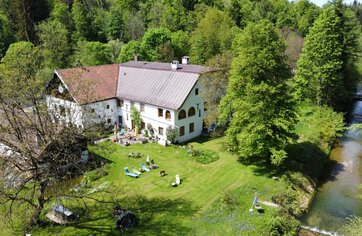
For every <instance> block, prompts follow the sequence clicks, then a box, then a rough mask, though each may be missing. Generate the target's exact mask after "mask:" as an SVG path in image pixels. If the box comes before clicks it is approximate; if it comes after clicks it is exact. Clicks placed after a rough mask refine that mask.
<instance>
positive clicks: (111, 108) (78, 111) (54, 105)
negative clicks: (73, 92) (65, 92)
mask: <svg viewBox="0 0 362 236" xmlns="http://www.w3.org/2000/svg"><path fill="white" fill-rule="evenodd" d="M46 102H47V105H48V109H49V112H50V114H51V115H52V116H54V117H55V118H56V119H58V120H59V121H60V122H64V123H73V124H74V125H77V126H84V124H85V123H87V122H95V123H100V122H103V123H105V124H106V125H110V126H113V125H114V123H115V122H117V119H118V118H117V101H116V99H109V100H105V101H100V102H96V103H91V104H87V105H83V106H81V105H78V104H77V103H75V102H71V101H68V100H63V99H59V98H55V97H53V96H47V97H46ZM61 107H64V108H65V115H62V114H61V109H62V108H61Z"/></svg>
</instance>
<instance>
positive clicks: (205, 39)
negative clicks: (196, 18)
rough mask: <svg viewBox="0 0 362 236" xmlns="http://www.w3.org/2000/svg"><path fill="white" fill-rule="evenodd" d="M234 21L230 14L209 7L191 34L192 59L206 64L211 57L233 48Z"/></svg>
mask: <svg viewBox="0 0 362 236" xmlns="http://www.w3.org/2000/svg"><path fill="white" fill-rule="evenodd" d="M233 26H234V23H233V22H232V20H231V19H230V18H229V16H228V15H227V14H226V13H224V12H222V11H220V10H216V9H213V8H211V9H209V10H208V11H207V12H206V14H205V17H204V18H203V19H202V20H201V21H200V23H199V24H198V26H197V28H196V29H195V31H194V32H193V33H192V35H191V39H190V42H191V51H190V54H191V55H190V56H191V60H192V61H193V62H194V63H197V64H204V63H205V62H206V61H207V60H208V59H210V58H211V57H213V56H215V55H217V54H219V53H221V52H222V51H224V50H227V49H230V48H231V43H232V39H233V35H234V34H233V29H232V27H233Z"/></svg>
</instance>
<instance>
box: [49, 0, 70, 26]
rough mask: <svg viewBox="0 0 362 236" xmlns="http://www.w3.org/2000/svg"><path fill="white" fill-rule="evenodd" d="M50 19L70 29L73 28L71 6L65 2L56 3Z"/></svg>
mask: <svg viewBox="0 0 362 236" xmlns="http://www.w3.org/2000/svg"><path fill="white" fill-rule="evenodd" d="M50 19H51V20H52V21H56V22H59V23H61V24H63V25H64V26H65V27H66V28H67V29H68V30H72V29H73V22H72V16H71V14H70V10H69V6H68V5H67V4H65V3H61V2H56V3H55V4H54V6H53V10H52V11H51V13H50Z"/></svg>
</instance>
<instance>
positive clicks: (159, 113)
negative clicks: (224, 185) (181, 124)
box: [158, 108, 163, 117]
mask: <svg viewBox="0 0 362 236" xmlns="http://www.w3.org/2000/svg"><path fill="white" fill-rule="evenodd" d="M158 117H163V109H161V108H158Z"/></svg>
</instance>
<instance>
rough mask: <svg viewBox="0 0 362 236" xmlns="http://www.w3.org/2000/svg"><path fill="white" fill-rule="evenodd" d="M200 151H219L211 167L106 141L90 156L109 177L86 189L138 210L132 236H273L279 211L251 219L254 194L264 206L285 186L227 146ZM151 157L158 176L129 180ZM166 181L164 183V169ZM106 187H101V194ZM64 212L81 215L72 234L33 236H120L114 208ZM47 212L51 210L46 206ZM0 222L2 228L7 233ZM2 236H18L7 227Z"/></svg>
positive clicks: (75, 205)
mask: <svg viewBox="0 0 362 236" xmlns="http://www.w3.org/2000/svg"><path fill="white" fill-rule="evenodd" d="M193 145H194V147H195V148H196V149H200V148H202V149H208V150H213V151H217V152H218V153H219V159H218V160H217V161H215V162H213V163H210V164H205V165H204V164H200V163H198V162H196V161H194V160H192V159H191V158H190V156H189V155H188V154H187V149H186V148H181V147H178V146H173V147H162V146H160V145H158V144H144V145H133V146H129V147H121V146H119V145H117V144H113V143H111V142H104V143H102V144H100V146H99V147H90V151H92V152H94V153H97V154H98V155H100V156H102V157H104V158H106V159H108V160H110V161H111V163H109V164H106V165H108V166H109V168H108V169H107V172H108V173H109V174H108V175H107V176H105V177H102V178H100V179H98V180H96V181H94V182H91V183H90V185H89V186H88V187H87V188H86V189H85V191H88V192H90V191H94V190H96V189H98V190H101V191H100V192H99V193H94V194H93V196H95V197H97V198H102V200H104V201H107V202H111V201H117V202H118V203H119V204H120V205H122V206H123V207H126V208H128V209H130V210H132V211H134V212H135V213H136V214H137V215H138V217H139V218H140V225H139V227H137V228H135V229H131V230H128V231H127V234H132V235H220V234H225V233H228V234H229V235H230V234H238V235H240V233H242V234H243V235H261V234H265V233H267V232H268V231H267V230H268V229H267V228H266V227H267V224H268V222H269V221H270V220H271V219H272V218H273V216H274V214H275V212H276V209H273V208H271V207H268V206H264V209H265V212H264V213H262V214H260V213H257V212H254V213H249V208H250V207H251V204H252V201H253V198H254V194H255V192H256V191H257V193H258V196H259V199H263V200H270V198H271V196H272V195H274V194H276V193H280V192H283V191H284V190H285V188H286V186H287V183H286V182H284V181H282V180H281V181H275V180H272V179H271V178H270V176H268V177H266V176H263V175H261V174H260V173H259V174H258V175H256V174H255V173H254V171H253V169H254V167H253V166H245V165H242V164H240V163H239V162H238V161H237V157H236V156H234V155H232V154H231V153H229V152H225V151H222V148H221V147H222V139H215V140H211V141H205V142H200V143H198V142H194V143H193ZM131 150H132V151H133V152H140V153H142V154H143V157H142V158H140V159H134V158H129V157H127V154H128V153H129V152H131ZM147 154H148V155H150V158H151V159H154V160H155V162H156V164H158V165H159V166H160V169H156V170H152V171H151V172H148V173H143V174H142V175H141V176H140V177H139V178H138V179H134V178H131V177H128V176H126V175H125V174H124V170H123V169H124V167H126V166H127V167H129V168H130V169H131V167H132V166H135V167H140V164H141V162H145V161H146V155H147ZM161 169H162V170H165V171H166V173H167V175H166V176H164V177H160V176H159V170H161ZM176 174H180V176H181V179H182V184H181V185H179V186H178V187H171V186H170V183H171V182H174V181H175V175H176ZM100 186H101V187H100ZM62 203H63V204H64V205H66V206H67V207H69V208H70V209H75V211H77V212H80V213H81V218H80V220H79V221H78V222H77V223H75V224H74V225H69V226H67V227H64V226H59V225H52V224H50V223H48V224H46V225H45V226H42V227H40V228H38V229H36V230H35V231H34V232H33V234H34V235H54V234H56V235H91V234H95V235H118V234H119V231H117V230H116V229H115V219H114V217H113V216H112V209H113V207H114V205H115V204H114V203H97V202H95V201H93V200H86V202H85V203H86V205H84V204H83V202H82V201H75V200H74V199H73V200H71V199H63V202H62ZM48 207H49V206H48ZM1 226H2V225H1V223H0V227H1ZM1 228H3V229H0V233H1V232H3V234H2V235H4V233H5V234H10V233H11V232H12V231H11V230H10V229H6V227H5V228H4V226H3V227H1Z"/></svg>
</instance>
